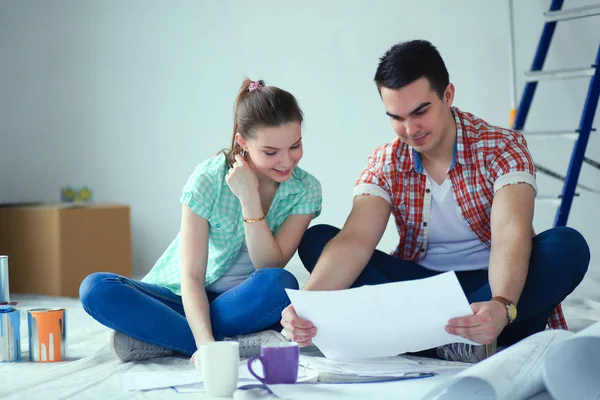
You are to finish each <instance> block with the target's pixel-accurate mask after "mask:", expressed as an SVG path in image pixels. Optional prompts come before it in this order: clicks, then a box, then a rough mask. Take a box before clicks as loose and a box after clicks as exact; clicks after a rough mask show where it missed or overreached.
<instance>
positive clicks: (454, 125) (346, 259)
mask: <svg viewBox="0 0 600 400" xmlns="http://www.w3.org/2000/svg"><path fill="white" fill-rule="evenodd" d="M375 82H376V84H377V88H378V90H379V94H380V96H381V99H382V100H383V105H384V107H385V112H386V114H387V116H388V117H389V118H390V121H391V124H392V128H393V129H394V131H395V132H396V134H397V135H398V138H397V139H396V140H394V141H393V142H392V143H389V144H386V145H384V146H382V147H380V148H378V149H377V150H375V152H374V153H373V154H372V155H371V156H370V157H369V162H368V165H367V167H366V168H365V169H364V170H363V172H362V173H361V175H360V177H359V179H358V181H357V182H356V186H355V188H354V204H353V207H352V211H351V213H350V215H349V217H348V219H347V221H346V223H345V225H344V227H343V228H342V230H341V231H340V230H339V229H337V228H334V227H332V226H328V225H317V226H314V227H312V228H311V229H310V230H309V231H308V232H307V233H306V234H305V236H304V238H303V240H302V243H301V245H300V248H299V255H300V258H301V259H302V262H303V263H304V265H305V267H306V268H307V269H308V271H309V272H311V276H310V278H309V279H308V282H307V283H306V285H305V286H304V288H303V290H337V289H346V288H349V287H357V286H362V285H377V284H382V283H388V282H397V281H404V280H411V279H422V278H426V277H430V276H433V275H436V274H439V273H441V272H444V271H449V270H454V271H456V275H457V276H458V279H459V281H460V284H461V286H462V288H463V290H464V292H465V294H466V296H467V298H468V300H469V302H470V303H471V307H472V309H473V315H470V316H464V317H462V318H455V319H452V320H450V321H448V324H447V326H446V330H447V331H448V332H449V333H452V334H455V335H459V336H462V337H464V338H468V339H471V340H473V341H475V342H477V343H481V344H482V346H471V345H467V344H463V343H452V344H449V345H446V346H442V347H440V348H438V349H436V353H437V355H438V356H439V357H441V358H444V359H448V360H455V361H468V362H477V361H480V360H481V359H483V358H485V346H483V344H491V343H493V342H494V341H496V339H497V344H498V345H500V346H508V345H510V344H513V343H515V342H517V341H519V340H521V339H523V338H525V337H527V336H529V335H531V334H533V333H535V332H538V331H541V330H544V329H545V327H546V324H547V323H548V324H549V325H550V326H551V327H552V328H565V329H566V323H565V321H564V318H563V316H562V312H561V308H560V303H561V302H562V301H563V300H564V299H565V298H566V297H567V296H568V295H569V294H570V293H571V292H572V291H573V290H574V289H575V288H576V287H577V285H579V283H580V282H581V280H582V279H583V277H584V275H585V273H586V271H587V267H588V264H589V260H590V252H589V248H588V245H587V243H586V241H585V239H584V238H583V237H582V236H581V234H579V233H578V232H577V231H575V230H574V229H571V228H566V227H559V228H554V229H550V230H547V231H545V232H543V233H540V234H538V235H535V234H534V232H533V229H532V220H533V211H534V198H535V195H536V192H537V187H536V180H535V167H534V164H533V160H532V158H531V155H530V153H529V151H528V149H527V145H526V142H525V139H524V138H523V136H522V135H521V134H520V133H519V132H516V131H513V130H509V129H503V128H499V127H496V126H492V125H490V124H488V123H486V122H485V121H483V120H481V119H479V118H477V117H475V116H474V115H472V114H470V113H467V112H464V111H461V110H459V109H458V108H456V107H454V106H453V105H452V102H453V99H454V86H453V85H452V84H451V83H450V82H449V76H448V71H447V70H446V66H445V64H444V61H443V60H442V58H441V56H440V54H439V53H438V51H437V49H436V48H435V47H434V46H433V45H432V44H431V43H429V42H426V41H422V40H418V41H410V42H404V43H399V44H397V45H395V46H393V47H392V48H391V49H390V50H388V51H387V52H386V53H385V55H384V56H383V57H382V58H381V60H380V63H379V66H378V68H377V72H376V74H375ZM390 213H391V214H392V215H393V216H394V219H395V221H396V227H397V230H398V234H399V244H398V246H397V248H396V249H395V251H394V252H393V253H392V254H391V255H388V254H385V253H383V252H380V251H376V250H375V247H376V246H377V244H378V242H379V240H380V239H381V237H382V235H383V233H384V231H385V228H386V225H387V221H388V219H389V217H390ZM492 238H493V240H492ZM517 308H518V312H517ZM398 318H402V316H398ZM408 322H410V321H408ZM281 323H282V325H283V326H284V328H285V330H286V331H287V334H288V336H290V337H291V339H292V340H294V341H296V342H298V343H300V344H301V345H302V346H305V345H308V344H310V342H311V340H312V338H313V337H314V336H315V335H316V332H317V329H318V327H314V326H313V325H312V323H311V322H310V321H306V320H302V319H301V318H299V317H298V316H297V314H296V312H295V311H294V308H293V306H289V307H287V308H286V309H285V310H284V311H283V312H282V320H281Z"/></svg>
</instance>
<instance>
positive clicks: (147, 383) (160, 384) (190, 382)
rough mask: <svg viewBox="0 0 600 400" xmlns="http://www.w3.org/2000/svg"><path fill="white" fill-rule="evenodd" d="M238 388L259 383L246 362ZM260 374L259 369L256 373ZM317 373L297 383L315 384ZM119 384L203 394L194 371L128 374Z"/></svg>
mask: <svg viewBox="0 0 600 400" xmlns="http://www.w3.org/2000/svg"><path fill="white" fill-rule="evenodd" d="M239 368H240V369H239V375H238V386H241V385H247V384H251V383H260V382H259V381H258V380H257V379H256V378H254V377H253V376H252V375H251V374H250V372H249V371H248V368H247V364H246V362H243V363H240V367H239ZM257 373H259V374H261V371H260V367H259V371H258V372H257ZM316 381H317V373H316V372H315V373H304V372H302V371H299V372H298V381H297V383H310V382H312V383H316ZM121 383H122V385H123V386H124V387H125V388H126V389H127V390H153V389H162V388H168V387H173V388H174V389H175V390H176V391H178V392H180V393H190V392H203V391H204V385H203V383H202V377H201V376H200V374H198V373H197V372H196V371H193V370H192V371H149V372H129V373H125V374H122V375H121Z"/></svg>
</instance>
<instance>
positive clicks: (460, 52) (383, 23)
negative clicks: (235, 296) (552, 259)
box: [0, 0, 600, 279]
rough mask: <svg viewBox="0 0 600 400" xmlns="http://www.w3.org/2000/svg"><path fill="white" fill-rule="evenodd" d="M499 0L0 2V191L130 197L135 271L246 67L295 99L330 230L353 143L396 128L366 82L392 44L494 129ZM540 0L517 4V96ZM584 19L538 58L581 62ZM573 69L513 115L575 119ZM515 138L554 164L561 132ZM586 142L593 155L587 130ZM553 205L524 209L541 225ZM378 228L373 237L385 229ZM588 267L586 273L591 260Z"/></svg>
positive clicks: (355, 158)
mask: <svg viewBox="0 0 600 400" xmlns="http://www.w3.org/2000/svg"><path fill="white" fill-rule="evenodd" d="M507 1H508V0H488V1H479V0H457V1H452V2H450V1H443V0H437V1H436V0H426V1H419V2H416V1H408V0H404V1H399V0H394V1H392V0H381V1H369V2H366V1H362V0H355V1H348V0H344V1H342V0H335V1H334V0H330V1H326V2H325V1H317V0H307V1H303V2H294V3H292V2H278V1H267V0H260V1H258V0H257V1H253V2H238V1H233V0H229V1H221V2H214V1H183V0H180V1H149V0H144V1H142V0H130V1H127V2H121V1H116V0H111V1H109V0H107V1H96V2H77V1H57V0H54V1H20V2H15V1H10V0H0V57H1V58H0V59H1V60H2V61H1V62H0V77H1V78H0V90H1V93H2V95H1V96H0V134H1V136H0V140H1V141H0V168H1V170H2V174H0V201H2V202H8V201H21V200H26V201H32V200H41V201H57V200H58V193H59V187H60V186H61V185H65V184H73V185H78V184H87V185H89V186H90V187H91V188H93V190H94V191H95V199H96V200H97V201H116V202H123V203H127V204H130V205H131V207H132V229H133V245H134V264H135V273H136V275H138V276H140V275H142V274H144V273H145V272H146V271H148V270H149V268H150V267H151V266H152V264H153V263H154V261H155V260H156V258H157V257H158V256H159V255H160V253H161V252H162V251H163V249H164V248H165V247H166V246H167V244H168V243H169V241H170V240H171V239H172V238H173V236H174V235H175V234H176V232H177V229H178V224H179V212H180V205H179V202H178V200H179V194H180V190H181V188H182V185H183V183H184V182H185V180H186V179H187V177H188V175H189V174H190V173H191V171H192V170H193V168H194V166H195V164H197V163H198V162H200V161H201V160H203V159H205V158H207V157H210V156H212V155H214V154H215V153H216V152H217V151H218V150H220V149H221V148H223V147H225V146H227V145H228V144H229V142H230V135H231V128H232V121H231V117H232V104H233V99H234V97H235V95H236V93H237V89H238V87H239V85H240V83H241V81H242V79H243V78H244V76H249V77H251V78H253V79H259V78H262V79H265V80H266V82H267V83H268V84H273V85H278V86H280V87H282V88H285V89H287V90H290V91H291V92H292V93H294V94H295V95H296V96H297V98H298V100H299V102H300V104H301V106H302V107H303V109H304V111H305V114H306V124H305V131H304V138H305V158H304V159H303V160H302V163H301V165H302V167H304V168H305V169H307V170H309V171H311V172H313V173H314V174H316V175H317V176H318V177H319V178H320V179H321V181H322V183H323V187H324V211H323V214H322V216H321V217H320V218H319V219H318V220H316V222H319V223H330V224H335V225H338V226H339V225H341V224H343V222H344V220H345V218H346V216H347V214H348V212H349V210H350V207H351V193H352V186H353V182H354V180H355V179H356V177H357V176H358V174H359V172H360V170H361V168H362V167H363V166H364V164H365V161H366V156H367V155H368V154H369V153H370V152H371V151H372V150H373V149H374V148H375V147H376V146H378V145H380V144H383V143H384V142H386V141H389V140H391V139H393V137H394V134H393V132H392V130H391V128H390V126H389V123H388V121H387V119H386V117H385V116H384V109H383V107H382V105H381V103H380V100H379V98H378V95H377V92H376V89H375V86H374V84H373V83H372V78H373V74H374V72H375V68H376V65H377V62H378V58H379V57H380V56H381V55H382V53H383V52H384V51H385V50H386V49H387V48H388V47H390V46H391V45H392V44H394V43H395V42H397V41H400V40H406V39H412V38H425V39H428V40H431V41H432V42H433V43H434V44H435V45H436V46H437V47H438V48H439V50H440V52H441V53H442V56H443V57H444V58H445V60H446V63H447V66H448V69H449V71H450V76H451V80H452V82H453V83H454V84H455V85H456V87H457V94H456V102H455V104H456V105H458V106H459V107H460V108H462V109H464V110H468V111H471V112H473V113H475V114H477V115H479V116H480V117H483V118H485V119H487V120H488V121H489V122H491V123H495V124H500V125H504V126H506V125H507V120H508V110H509V108H510V96H509V63H508V59H507V55H508V29H509V28H508V26H509V25H508V7H507V4H508V3H507ZM566 3H567V5H568V6H570V5H581V4H586V2H582V1H571V0H567V1H566ZM589 3H593V1H590V2H589ZM548 4H549V1H548V0H529V1H518V4H517V8H516V9H515V11H516V15H517V16H516V20H515V24H516V34H517V49H516V51H517V57H516V62H517V66H518V68H519V80H518V82H517V83H518V92H519V94H520V93H521V90H522V86H523V80H522V79H521V76H520V73H522V71H524V70H526V69H528V68H529V66H530V63H531V60H532V57H533V54H534V50H535V47H536V45H537V41H538V38H539V35H540V33H541V28H542V24H543V20H542V13H543V11H544V10H545V9H546V8H547V7H548ZM597 22H598V20H597V19H596V20H593V21H592V19H590V20H586V21H583V22H581V21H579V22H566V23H564V25H561V26H559V28H558V29H557V34H556V38H555V41H554V42H553V47H552V51H551V53H550V56H549V59H548V63H547V65H548V66H555V67H557V66H563V67H564V66H577V65H580V64H582V63H584V64H585V63H588V64H589V63H591V62H593V57H594V55H595V52H596V50H597V46H598V40H599V37H600V35H599V33H600V28H599V27H600V24H598V23H597ZM586 83H587V81H586V80H584V81H568V82H558V83H549V84H544V85H542V87H541V88H540V89H538V93H537V96H536V101H535V103H534V106H533V108H532V112H531V114H530V117H531V118H530V119H529V121H531V122H530V123H529V124H528V127H530V128H537V129H544V128H545V129H552V128H554V129H558V128H569V127H575V126H576V124H577V121H578V118H579V113H580V112H581V106H582V103H583V100H584V96H585V90H586V87H585V84H586ZM596 121H597V124H596V125H598V124H600V119H599V118H598V117H597V118H596ZM530 145H531V149H532V151H533V153H534V156H535V157H536V158H537V160H538V161H539V162H540V163H542V164H543V165H547V166H548V167H555V168H556V169H558V170H561V169H563V170H564V169H566V162H567V160H568V156H569V153H568V148H567V147H566V143H564V142H552V143H551V142H547V141H545V142H542V143H539V142H538V143H536V142H533V141H531V142H530ZM588 155H589V156H590V157H592V158H595V159H599V158H600V152H599V151H598V139H597V135H595V137H594V138H593V139H592V140H591V141H590V149H589V150H588ZM582 181H583V182H584V183H585V184H588V185H590V186H595V187H596V188H599V189H600V171H597V170H593V169H592V168H590V167H584V171H583V173H582ZM539 183H540V187H541V191H542V192H544V193H558V192H559V190H560V184H559V183H556V184H555V183H554V181H553V180H552V179H550V178H546V177H543V176H540V180H539ZM599 199H600V197H599V196H598V195H586V194H584V196H583V197H582V198H581V199H578V200H576V201H575V204H574V210H573V212H572V214H571V218H570V221H569V222H570V225H571V226H574V227H576V228H578V229H580V230H581V231H582V232H583V233H584V234H585V235H586V236H587V238H588V240H589V242H590V245H591V246H592V247H593V248H598V245H599V244H600V234H599V233H598V225H599V222H600V217H599V215H600V214H599V213H598V212H597V211H596V209H595V208H594V205H595V204H597V202H598V200H599ZM555 210H556V208H555V207H553V206H545V205H540V206H539V207H538V208H537V210H536V217H535V224H536V229H537V230H538V231H540V230H544V229H546V228H548V227H550V226H551V225H552V221H553V218H554V213H555ZM390 228H391V229H388V231H387V232H386V234H385V236H384V239H383V241H382V243H381V244H380V246H379V247H380V248H381V249H384V250H390V249H391V248H392V247H393V246H394V244H395V242H396V240H397V239H396V233H395V230H394V229H393V226H392V225H391V224H390ZM294 264H295V265H294V267H293V268H294V270H295V271H297V272H298V273H299V275H300V276H301V277H305V276H306V274H305V273H303V272H302V271H301V268H298V265H299V261H298V260H297V259H294ZM596 264H597V263H596ZM591 275H595V276H596V277H598V279H600V271H598V267H596V269H595V270H594V271H593V272H592V274H591Z"/></svg>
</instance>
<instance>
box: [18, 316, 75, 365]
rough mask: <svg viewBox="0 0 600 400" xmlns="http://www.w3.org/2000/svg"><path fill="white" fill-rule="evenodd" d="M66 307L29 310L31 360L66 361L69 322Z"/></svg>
mask: <svg viewBox="0 0 600 400" xmlns="http://www.w3.org/2000/svg"><path fill="white" fill-rule="evenodd" d="M65 317H66V311H65V309H64V308H36V309H32V310H27V322H28V325H29V361H34V362H56V361H65V360H66V354H67V324H66V319H65Z"/></svg>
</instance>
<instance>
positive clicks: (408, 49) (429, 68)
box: [375, 40, 450, 99]
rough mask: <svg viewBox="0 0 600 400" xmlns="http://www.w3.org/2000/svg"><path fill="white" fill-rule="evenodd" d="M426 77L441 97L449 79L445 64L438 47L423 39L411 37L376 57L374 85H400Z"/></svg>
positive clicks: (390, 87)
mask: <svg viewBox="0 0 600 400" xmlns="http://www.w3.org/2000/svg"><path fill="white" fill-rule="evenodd" d="M422 77H425V78H427V80H428V81H429V84H430V85H431V88H432V89H433V91H435V92H436V94H437V95H438V97H439V98H440V99H441V98H442V96H443V95H444V91H445V90H446V87H447V86H448V83H450V77H449V76H448V70H447V69H446V64H444V60H443V59H442V56H441V55H440V53H439V52H438V50H437V49H436V48H435V46H433V45H432V44H431V43H430V42H428V41H426V40H412V41H408V42H401V43H398V44H395V45H394V46H392V47H391V48H390V49H389V50H388V51H386V52H385V54H384V55H383V57H381V58H380V59H379V66H378V67H377V72H376V73H375V83H376V84H377V89H378V90H379V91H381V88H382V87H386V88H389V89H400V88H402V87H404V86H406V85H409V84H411V83H412V82H414V81H416V80H418V79H420V78H422Z"/></svg>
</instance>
